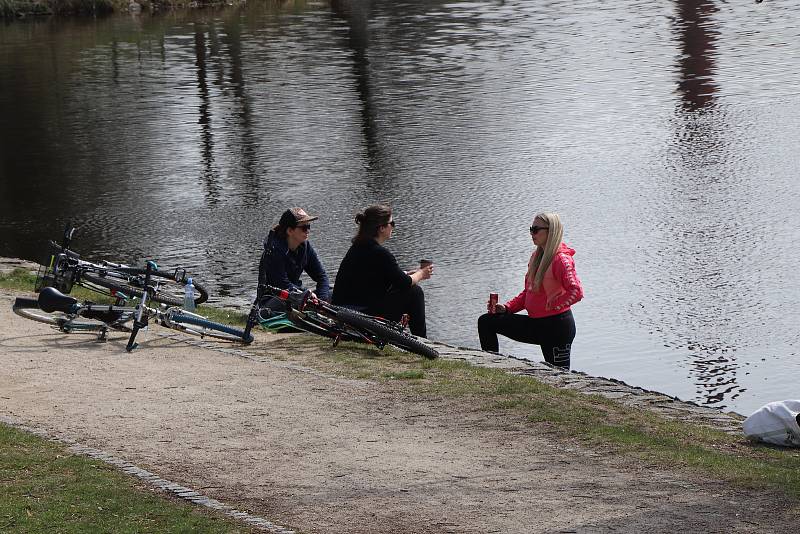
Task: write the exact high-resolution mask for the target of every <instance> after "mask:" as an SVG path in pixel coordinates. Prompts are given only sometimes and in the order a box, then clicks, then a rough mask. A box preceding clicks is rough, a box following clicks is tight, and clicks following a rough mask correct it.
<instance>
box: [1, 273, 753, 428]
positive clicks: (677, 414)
mask: <svg viewBox="0 0 800 534" xmlns="http://www.w3.org/2000/svg"><path fill="white" fill-rule="evenodd" d="M18 268H21V269H27V270H28V271H30V272H31V273H32V274H36V272H37V271H38V269H39V265H38V264H36V263H34V262H30V261H27V260H21V259H18V258H5V257H0V274H5V273H9V272H11V271H13V270H14V269H18ZM427 341H428V343H429V344H430V345H431V346H433V347H434V348H435V349H436V350H437V351H438V352H439V355H440V358H443V359H450V360H462V361H465V362H467V363H470V364H472V365H474V366H477V367H485V368H492V369H500V370H503V371H505V372H507V373H509V374H514V375H520V376H528V377H532V378H534V379H536V380H538V381H540V382H542V383H545V384H547V385H550V386H553V387H557V388H561V389H568V390H573V391H576V392H580V393H584V394H586V395H599V396H601V397H605V398H607V399H610V400H613V401H615V402H618V403H620V404H622V405H624V406H627V407H630V408H635V409H640V410H645V411H649V412H653V413H656V414H658V415H661V416H663V417H665V418H668V419H673V420H680V421H683V422H690V423H694V424H698V425H701V426H705V427H708V428H712V429H716V430H719V431H722V432H725V433H727V434H731V435H742V421H744V419H745V417H744V416H742V415H741V414H738V413H736V412H731V411H723V410H720V409H718V408H713V407H708V406H702V405H699V404H697V403H694V402H692V401H685V400H681V399H679V398H678V397H674V396H671V395H667V394H666V393H661V392H658V391H651V390H647V389H644V388H641V387H638V386H632V385H630V384H627V383H625V382H623V381H621V380H617V379H614V378H606V377H599V376H592V375H588V374H586V373H583V372H580V371H567V370H564V369H560V368H556V367H551V366H550V365H547V364H545V363H543V362H535V361H530V360H524V359H520V358H516V357H514V356H511V355H506V354H502V353H492V352H486V351H482V350H479V349H473V348H469V347H459V346H454V345H450V344H447V343H442V342H439V341H434V340H427Z"/></svg>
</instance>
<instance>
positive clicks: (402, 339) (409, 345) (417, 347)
mask: <svg viewBox="0 0 800 534" xmlns="http://www.w3.org/2000/svg"><path fill="white" fill-rule="evenodd" d="M336 318H337V319H338V320H340V321H341V322H342V323H345V324H347V325H349V326H351V327H353V328H360V329H363V330H366V331H367V332H371V333H372V334H374V335H375V336H378V337H380V338H383V339H384V340H386V342H387V343H389V344H390V345H394V346H395V347H398V348H401V349H403V350H407V351H409V352H413V353H415V354H419V355H420V356H424V357H426V358H428V359H431V360H433V359H435V358H438V357H439V353H438V352H436V350H435V349H433V348H431V347H429V346H427V345H425V344H424V343H422V342H421V341H418V340H417V338H415V337H412V336H410V335H409V334H406V333H405V332H398V331H397V330H394V329H392V328H390V327H388V326H386V325H384V324H382V323H380V322H379V321H377V320H375V319H374V318H372V317H370V316H368V315H364V314H362V313H358V312H355V311H352V310H348V309H347V308H339V309H337V310H336Z"/></svg>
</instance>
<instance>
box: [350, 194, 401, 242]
mask: <svg viewBox="0 0 800 534" xmlns="http://www.w3.org/2000/svg"><path fill="white" fill-rule="evenodd" d="M391 220H392V208H391V207H390V206H387V205H386V204H375V205H373V206H370V207H368V208H367V209H365V210H364V211H363V212H362V213H359V214H358V215H356V223H358V233H357V234H356V236H355V237H354V238H353V243H364V242H366V241H369V240H370V239H375V238H376V237H377V236H378V230H379V229H380V227H381V226H386V225H387V224H389V221H391Z"/></svg>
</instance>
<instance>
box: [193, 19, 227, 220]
mask: <svg viewBox="0 0 800 534" xmlns="http://www.w3.org/2000/svg"><path fill="white" fill-rule="evenodd" d="M194 26H195V30H194V50H195V56H196V58H197V59H196V61H195V65H197V90H198V94H199V96H200V110H199V115H200V116H199V118H198V123H199V124H200V143H201V152H202V155H203V168H202V171H201V174H200V177H201V182H202V183H203V184H204V186H205V190H206V193H205V194H206V199H207V201H208V204H209V206H215V205H217V204H218V203H219V196H220V190H221V188H220V185H219V172H218V171H217V169H216V165H215V162H214V133H213V128H212V126H213V125H212V124H211V97H210V94H209V88H208V73H207V68H206V36H205V25H204V24H202V23H195V25H194Z"/></svg>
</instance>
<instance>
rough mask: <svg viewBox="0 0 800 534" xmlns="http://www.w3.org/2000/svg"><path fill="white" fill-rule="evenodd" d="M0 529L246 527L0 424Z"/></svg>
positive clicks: (117, 530)
mask: <svg viewBox="0 0 800 534" xmlns="http://www.w3.org/2000/svg"><path fill="white" fill-rule="evenodd" d="M0 532H4V533H12V532H20V533H21V532H62V533H72V532H74V533H78V532H114V533H134V532H136V533H143V532H152V533H158V532H209V533H217V532H219V533H223V532H224V533H234V532H242V533H244V532H254V531H253V530H251V529H248V528H244V527H242V526H240V525H238V524H236V523H234V522H233V521H232V520H229V519H227V518H224V517H221V516H214V515H212V514H211V513H210V512H207V511H205V509H201V508H199V507H197V506H192V505H190V504H188V503H185V502H182V501H178V500H175V499H169V498H164V497H159V496H158V495H156V494H154V493H152V492H151V491H150V490H148V489H147V488H145V487H137V486H136V482H135V480H134V479H133V478H131V477H130V476H127V475H124V474H122V473H120V472H118V471H116V470H115V469H113V468H111V467H109V466H107V465H106V464H104V463H102V462H98V461H94V460H89V459H87V458H84V457H82V456H75V455H73V454H70V453H69V452H68V451H66V450H65V448H64V447H63V446H62V445H59V444H55V443H51V442H49V441H46V440H43V439H41V438H38V437H35V436H32V435H29V434H26V433H24V432H20V431H18V430H15V429H13V428H9V427H7V426H5V425H2V424H0Z"/></svg>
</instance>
